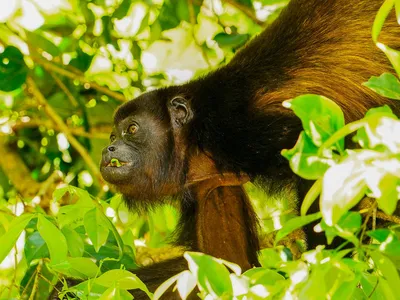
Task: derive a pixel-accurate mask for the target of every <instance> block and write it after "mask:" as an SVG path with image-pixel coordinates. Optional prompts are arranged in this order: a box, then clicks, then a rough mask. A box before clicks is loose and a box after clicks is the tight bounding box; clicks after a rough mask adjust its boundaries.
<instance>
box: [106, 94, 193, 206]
mask: <svg viewBox="0 0 400 300" xmlns="http://www.w3.org/2000/svg"><path fill="white" fill-rule="evenodd" d="M153 98H154V97H152V94H151V93H150V94H148V95H147V94H145V95H144V96H142V97H140V98H138V99H136V100H134V101H130V102H127V103H126V104H124V105H122V106H121V107H120V108H119V109H118V110H117V112H116V114H115V122H114V129H113V131H112V133H111V135H110V144H109V145H108V146H107V147H105V148H104V149H103V152H102V160H101V164H100V171H101V174H102V176H103V178H104V179H105V180H106V181H107V182H109V183H111V184H113V185H114V186H115V187H116V188H117V190H118V191H119V192H121V193H122V194H123V195H124V196H125V199H126V200H127V202H128V205H129V206H138V205H141V204H140V203H136V202H147V203H149V201H151V202H152V201H154V200H159V199H162V198H164V197H165V196H169V195H174V194H176V193H178V192H179V191H180V190H181V188H182V186H183V184H184V174H183V170H184V161H185V159H184V153H183V152H184V151H181V150H182V149H181V148H180V147H181V144H180V143H177V141H178V140H179V134H177V132H178V131H179V130H177V129H176V120H174V116H172V115H170V112H169V108H168V107H167V106H166V105H165V102H164V103H162V102H160V101H154V99H153ZM176 110H177V111H176V113H177V114H178V115H179V117H181V114H182V109H181V108H179V110H178V108H177V109H176ZM172 122H175V126H174V125H172V124H171V123H172Z"/></svg>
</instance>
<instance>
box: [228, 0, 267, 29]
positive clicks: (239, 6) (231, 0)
mask: <svg viewBox="0 0 400 300" xmlns="http://www.w3.org/2000/svg"><path fill="white" fill-rule="evenodd" d="M225 3H228V4H230V5H232V6H233V7H236V8H237V9H238V10H240V11H241V12H243V13H244V14H245V15H246V16H248V17H249V18H250V19H252V20H253V22H254V23H256V24H258V25H260V26H263V25H265V23H264V22H263V21H260V20H259V19H257V17H256V14H255V12H254V10H252V9H251V8H248V7H247V6H245V5H243V4H240V3H238V2H236V1H235V0H225Z"/></svg>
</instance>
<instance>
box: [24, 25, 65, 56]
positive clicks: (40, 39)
mask: <svg viewBox="0 0 400 300" xmlns="http://www.w3.org/2000/svg"><path fill="white" fill-rule="evenodd" d="M26 37H27V39H28V41H29V43H30V44H32V45H33V46H35V47H36V48H38V49H41V50H43V51H46V52H47V53H49V54H50V55H52V56H59V55H60V54H61V51H60V49H58V47H57V46H56V45H54V44H53V43H52V42H50V41H49V40H48V39H47V38H45V37H44V36H43V31H41V30H36V31H26Z"/></svg>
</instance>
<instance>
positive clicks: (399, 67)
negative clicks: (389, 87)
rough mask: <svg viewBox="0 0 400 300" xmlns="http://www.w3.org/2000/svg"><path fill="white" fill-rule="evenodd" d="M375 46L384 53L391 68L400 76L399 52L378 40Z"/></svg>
mask: <svg viewBox="0 0 400 300" xmlns="http://www.w3.org/2000/svg"><path fill="white" fill-rule="evenodd" d="M377 46H378V48H379V49H381V50H382V51H383V53H385V54H386V56H387V58H388V59H389V60H390V62H391V64H392V66H393V68H394V69H395V70H396V73H397V75H399V76H400V52H399V51H397V50H394V49H392V48H390V47H389V46H386V45H384V44H382V43H379V42H378V43H377Z"/></svg>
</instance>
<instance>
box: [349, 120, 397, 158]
mask: <svg viewBox="0 0 400 300" xmlns="http://www.w3.org/2000/svg"><path fill="white" fill-rule="evenodd" d="M365 120H366V124H365V125H364V127H363V128H360V129H359V130H358V131H357V135H356V140H357V142H358V143H359V144H360V145H361V147H363V148H369V149H373V150H377V151H384V150H386V149H387V150H389V151H390V152H392V153H398V152H399V151H400V138H399V137H398V135H397V132H399V130H400V121H399V120H398V119H397V117H396V116H394V115H393V114H392V113H386V112H376V113H373V114H371V115H369V116H368V117H367V118H365Z"/></svg>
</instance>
